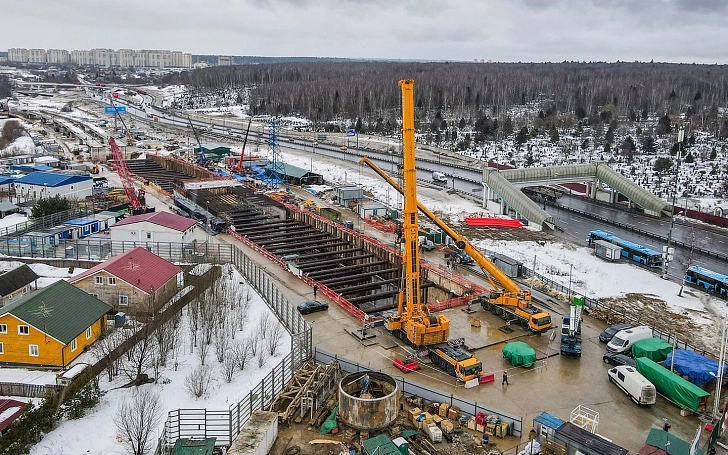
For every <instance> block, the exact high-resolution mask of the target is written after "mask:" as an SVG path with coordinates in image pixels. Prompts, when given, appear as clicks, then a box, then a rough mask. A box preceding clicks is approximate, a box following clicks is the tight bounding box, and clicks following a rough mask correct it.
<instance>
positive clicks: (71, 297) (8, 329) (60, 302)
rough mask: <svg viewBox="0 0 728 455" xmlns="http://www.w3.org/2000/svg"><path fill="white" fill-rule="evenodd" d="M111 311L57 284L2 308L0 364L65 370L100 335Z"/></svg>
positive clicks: (71, 288) (88, 296)
mask: <svg viewBox="0 0 728 455" xmlns="http://www.w3.org/2000/svg"><path fill="white" fill-rule="evenodd" d="M109 311H111V306H109V305H107V304H105V303H104V302H102V301H101V300H99V299H97V298H96V297H93V296H91V295H89V294H87V293H85V292H84V291H82V290H80V289H78V288H77V287H75V286H73V285H72V284H70V283H68V282H66V281H58V282H56V283H54V284H52V285H50V286H48V287H46V288H43V289H41V290H39V291H36V292H33V293H30V294H27V295H25V296H23V297H20V298H19V299H17V300H15V301H13V302H11V303H9V304H7V305H5V306H4V307H2V308H0V364H23V365H37V366H50V367H60V368H64V367H66V366H67V365H68V364H69V363H71V361H72V360H73V359H75V358H76V357H78V355H79V354H81V353H82V352H83V351H84V349H85V348H86V347H87V346H90V345H91V344H92V343H93V342H94V341H96V339H98V337H99V336H100V335H101V332H102V330H103V329H104V320H105V315H106V313H108V312H109Z"/></svg>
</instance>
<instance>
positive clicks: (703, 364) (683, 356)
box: [665, 349, 728, 387]
mask: <svg viewBox="0 0 728 455" xmlns="http://www.w3.org/2000/svg"><path fill="white" fill-rule="evenodd" d="M673 359H675V368H674V370H675V372H677V373H678V374H681V375H683V376H687V377H688V380H689V381H690V382H692V383H693V384H695V385H697V386H698V387H701V386H703V385H705V384H707V383H708V382H710V381H712V380H714V379H716V378H717V377H718V361H717V360H713V359H711V358H708V357H705V356H702V355H700V354H698V353H697V352H695V351H684V350H682V349H678V350H676V351H675V352H674V353H673V354H672V355H668V356H667V359H666V360H665V366H666V367H667V368H670V367H671V366H672V361H673ZM726 375H728V366H726V365H723V376H726Z"/></svg>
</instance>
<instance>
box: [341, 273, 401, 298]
mask: <svg viewBox="0 0 728 455" xmlns="http://www.w3.org/2000/svg"><path fill="white" fill-rule="evenodd" d="M357 279H358V277H357ZM399 281H400V279H399V278H395V279H392V280H384V281H372V282H370V283H367V284H360V285H358V286H349V287H345V288H336V287H334V288H332V289H334V290H335V291H336V292H337V293H338V294H347V293H349V292H358V291H368V290H371V289H377V288H380V287H382V286H384V285H385V284H393V283H398V282H399ZM329 287H331V286H329Z"/></svg>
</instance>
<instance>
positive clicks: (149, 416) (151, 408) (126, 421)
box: [114, 387, 162, 455]
mask: <svg viewBox="0 0 728 455" xmlns="http://www.w3.org/2000/svg"><path fill="white" fill-rule="evenodd" d="M161 411H162V403H161V401H160V399H159V395H158V394H157V393H156V392H154V391H153V390H152V389H150V388H147V387H139V388H137V389H135V390H134V395H133V396H132V397H126V398H124V400H123V401H122V402H121V404H120V405H119V409H118V411H117V413H116V415H115V416H114V423H115V424H116V428H117V430H118V431H119V433H120V434H121V436H122V437H123V438H124V442H125V443H126V444H127V445H128V450H129V453H131V454H132V455H144V454H146V453H148V452H149V450H150V449H151V447H150V446H151V442H152V441H151V436H152V434H153V433H154V432H155V430H156V427H157V425H159V421H160V419H161V416H162V414H161Z"/></svg>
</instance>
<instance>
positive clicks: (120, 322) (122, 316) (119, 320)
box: [114, 313, 126, 329]
mask: <svg viewBox="0 0 728 455" xmlns="http://www.w3.org/2000/svg"><path fill="white" fill-rule="evenodd" d="M124 324H126V313H116V315H115V316H114V327H116V328H117V329H118V328H121V327H124Z"/></svg>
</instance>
